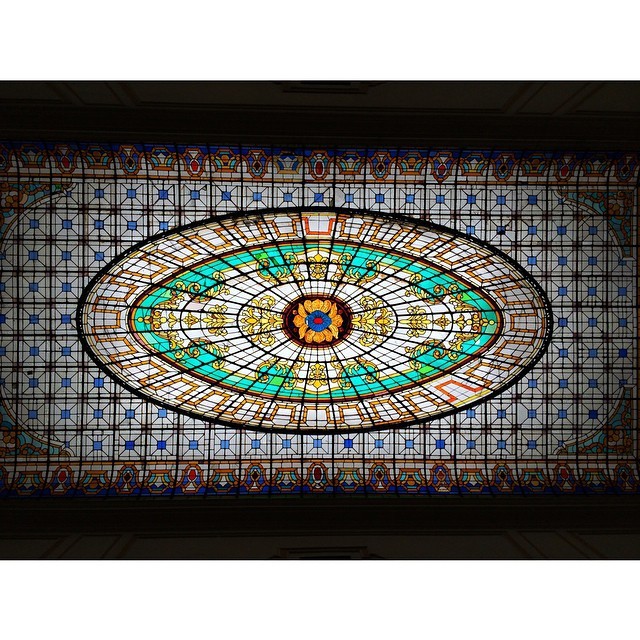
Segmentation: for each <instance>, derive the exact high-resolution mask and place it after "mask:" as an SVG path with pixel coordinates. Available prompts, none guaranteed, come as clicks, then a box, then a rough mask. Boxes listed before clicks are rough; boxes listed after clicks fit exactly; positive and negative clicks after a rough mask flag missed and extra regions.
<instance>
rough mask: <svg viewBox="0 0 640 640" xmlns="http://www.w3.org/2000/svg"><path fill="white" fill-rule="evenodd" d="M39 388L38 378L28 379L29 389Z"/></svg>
mask: <svg viewBox="0 0 640 640" xmlns="http://www.w3.org/2000/svg"><path fill="white" fill-rule="evenodd" d="M39 386H40V381H39V380H38V378H29V387H30V388H31V389H35V388H36V387H39Z"/></svg>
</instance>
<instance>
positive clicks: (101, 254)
mask: <svg viewBox="0 0 640 640" xmlns="http://www.w3.org/2000/svg"><path fill="white" fill-rule="evenodd" d="M95 260H96V262H102V261H103V260H104V251H96V252H95Z"/></svg>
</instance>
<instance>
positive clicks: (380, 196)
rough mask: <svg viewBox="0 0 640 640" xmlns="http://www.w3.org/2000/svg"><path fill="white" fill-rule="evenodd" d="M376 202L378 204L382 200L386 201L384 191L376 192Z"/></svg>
mask: <svg viewBox="0 0 640 640" xmlns="http://www.w3.org/2000/svg"><path fill="white" fill-rule="evenodd" d="M376 202H377V203H378V204H380V203H381V202H384V194H382V193H376Z"/></svg>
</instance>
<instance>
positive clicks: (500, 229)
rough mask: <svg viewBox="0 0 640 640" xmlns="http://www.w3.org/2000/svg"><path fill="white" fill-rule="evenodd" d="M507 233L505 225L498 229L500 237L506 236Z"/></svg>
mask: <svg viewBox="0 0 640 640" xmlns="http://www.w3.org/2000/svg"><path fill="white" fill-rule="evenodd" d="M506 232H507V228H506V227H505V226H504V225H502V224H501V225H499V226H498V227H496V233H497V234H498V235H501V236H502V235H504V234H505V233H506Z"/></svg>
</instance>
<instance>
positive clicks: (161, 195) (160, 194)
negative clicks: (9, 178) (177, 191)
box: [158, 189, 169, 200]
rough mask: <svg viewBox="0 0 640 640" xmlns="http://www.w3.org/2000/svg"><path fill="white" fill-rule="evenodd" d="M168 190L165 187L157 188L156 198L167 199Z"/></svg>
mask: <svg viewBox="0 0 640 640" xmlns="http://www.w3.org/2000/svg"><path fill="white" fill-rule="evenodd" d="M168 199H169V191H168V190H167V189H158V200H168Z"/></svg>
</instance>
